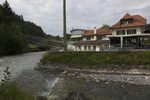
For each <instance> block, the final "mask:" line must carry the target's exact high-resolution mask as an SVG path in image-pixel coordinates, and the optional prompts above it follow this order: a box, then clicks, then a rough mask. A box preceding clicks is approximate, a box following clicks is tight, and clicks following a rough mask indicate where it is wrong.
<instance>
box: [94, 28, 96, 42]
mask: <svg viewBox="0 0 150 100" xmlns="http://www.w3.org/2000/svg"><path fill="white" fill-rule="evenodd" d="M94 40H95V41H96V27H94Z"/></svg>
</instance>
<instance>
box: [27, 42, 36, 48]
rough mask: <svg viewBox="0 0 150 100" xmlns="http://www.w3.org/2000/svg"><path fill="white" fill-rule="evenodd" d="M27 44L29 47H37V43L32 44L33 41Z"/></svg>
mask: <svg viewBox="0 0 150 100" xmlns="http://www.w3.org/2000/svg"><path fill="white" fill-rule="evenodd" d="M28 46H29V47H31V48H36V47H37V45H36V44H33V43H28Z"/></svg>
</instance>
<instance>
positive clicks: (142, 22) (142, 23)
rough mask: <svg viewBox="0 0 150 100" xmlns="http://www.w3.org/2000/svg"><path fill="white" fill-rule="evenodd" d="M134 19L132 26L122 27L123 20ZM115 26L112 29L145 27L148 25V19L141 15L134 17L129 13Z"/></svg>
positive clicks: (124, 25) (125, 25)
mask: <svg viewBox="0 0 150 100" xmlns="http://www.w3.org/2000/svg"><path fill="white" fill-rule="evenodd" d="M131 18H133V23H132V24H123V25H121V20H125V19H131ZM121 20H120V21H119V22H118V23H116V24H115V25H113V26H111V27H110V29H113V28H125V27H136V26H145V25H146V19H145V18H143V17H142V16H140V15H133V16H131V15H130V14H129V13H127V14H126V15H125V16H124V17H123V18H122V19H121Z"/></svg>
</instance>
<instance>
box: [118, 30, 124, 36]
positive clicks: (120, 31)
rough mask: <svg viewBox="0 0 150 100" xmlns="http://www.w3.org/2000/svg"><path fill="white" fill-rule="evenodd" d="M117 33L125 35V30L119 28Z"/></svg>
mask: <svg viewBox="0 0 150 100" xmlns="http://www.w3.org/2000/svg"><path fill="white" fill-rule="evenodd" d="M117 35H125V30H119V31H117Z"/></svg>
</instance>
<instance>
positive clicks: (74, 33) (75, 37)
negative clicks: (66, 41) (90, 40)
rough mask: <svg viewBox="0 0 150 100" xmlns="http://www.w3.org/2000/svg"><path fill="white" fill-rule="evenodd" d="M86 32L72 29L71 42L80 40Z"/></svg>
mask: <svg viewBox="0 0 150 100" xmlns="http://www.w3.org/2000/svg"><path fill="white" fill-rule="evenodd" d="M85 31H86V30H84V29H72V30H71V31H70V35H71V37H70V38H71V41H80V40H82V34H83V33H84V32H85Z"/></svg>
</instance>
